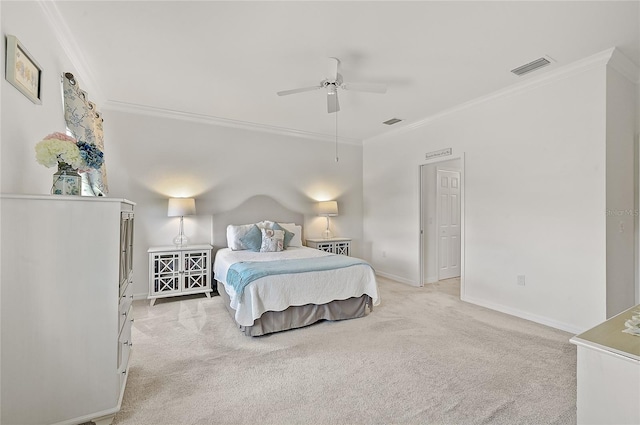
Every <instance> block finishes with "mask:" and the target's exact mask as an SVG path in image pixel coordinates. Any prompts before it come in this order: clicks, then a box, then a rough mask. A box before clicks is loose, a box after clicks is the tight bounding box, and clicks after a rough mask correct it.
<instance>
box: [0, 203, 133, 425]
mask: <svg viewBox="0 0 640 425" xmlns="http://www.w3.org/2000/svg"><path fill="white" fill-rule="evenodd" d="M133 207H134V204H133V203H132V202H130V201H127V200H124V199H110V198H93V197H92V198H88V197H80V196H55V195H54V196H51V195H45V196H29V195H7V194H3V195H0V212H1V216H0V219H1V222H0V226H1V229H2V233H1V249H2V251H1V252H2V260H1V269H0V271H1V280H0V282H1V285H2V286H1V291H2V293H1V294H2V298H1V301H0V303H1V319H2V322H1V323H2V325H1V326H2V337H1V338H2V340H1V350H2V352H1V354H2V356H1V358H0V359H1V371H0V373H1V374H0V379H1V397H2V399H1V401H2V410H1V415H2V416H1V419H0V422H1V423H3V424H59V423H65V424H79V423H82V422H87V421H90V420H93V421H94V422H96V423H97V424H105V423H110V422H111V420H112V419H113V416H114V415H115V413H116V412H117V411H118V410H119V409H120V404H121V402H122V395H123V393H124V387H125V384H126V381H127V375H128V371H129V369H128V363H129V354H130V351H131V345H132V344H131V322H132V320H133V318H132V317H131V302H132V300H133V297H132V290H133V282H132V276H133V273H132V264H133V261H132V260H133V257H132V252H133V251H132V248H133V223H134V221H133Z"/></svg>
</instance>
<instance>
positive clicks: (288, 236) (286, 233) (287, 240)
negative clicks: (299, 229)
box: [273, 223, 295, 249]
mask: <svg viewBox="0 0 640 425" xmlns="http://www.w3.org/2000/svg"><path fill="white" fill-rule="evenodd" d="M273 230H284V249H287V248H288V247H289V243H290V242H291V239H293V237H294V236H295V233H292V232H290V231H288V230H287V229H285V228H284V227H282V226H280V225H279V224H278V223H274V224H273Z"/></svg>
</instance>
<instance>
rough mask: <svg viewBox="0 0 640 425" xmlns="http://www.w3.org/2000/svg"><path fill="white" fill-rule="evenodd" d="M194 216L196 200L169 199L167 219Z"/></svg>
mask: <svg viewBox="0 0 640 425" xmlns="http://www.w3.org/2000/svg"><path fill="white" fill-rule="evenodd" d="M195 214H196V200H195V199H193V198H169V209H168V211H167V216H168V217H182V216H185V215H195Z"/></svg>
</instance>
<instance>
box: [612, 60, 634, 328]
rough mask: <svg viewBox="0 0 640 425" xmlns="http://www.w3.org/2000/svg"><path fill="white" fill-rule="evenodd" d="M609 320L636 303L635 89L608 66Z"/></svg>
mask: <svg viewBox="0 0 640 425" xmlns="http://www.w3.org/2000/svg"><path fill="white" fill-rule="evenodd" d="M606 81H607V98H606V107H607V131H606V137H607V153H606V155H607V161H606V167H607V213H606V220H607V317H611V316H614V315H616V314H618V313H620V312H621V311H623V310H625V309H627V308H629V307H631V306H633V305H634V304H635V287H634V286H635V285H634V281H635V273H634V268H635V256H634V249H633V247H634V234H635V229H634V225H635V215H636V214H638V212H637V210H635V202H634V193H635V186H634V181H633V178H629V176H633V175H634V160H633V159H634V158H633V156H634V143H635V141H634V139H635V134H636V116H637V113H636V87H635V84H633V83H632V82H631V81H629V79H627V78H626V77H624V76H623V75H622V74H621V73H619V72H618V71H617V70H616V69H613V67H611V66H608V67H607V80H606Z"/></svg>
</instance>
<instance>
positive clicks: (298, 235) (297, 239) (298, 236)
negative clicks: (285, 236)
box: [278, 223, 302, 246]
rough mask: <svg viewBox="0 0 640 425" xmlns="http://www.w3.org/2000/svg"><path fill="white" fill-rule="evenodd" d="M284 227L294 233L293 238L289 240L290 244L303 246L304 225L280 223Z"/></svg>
mask: <svg viewBox="0 0 640 425" xmlns="http://www.w3.org/2000/svg"><path fill="white" fill-rule="evenodd" d="M278 224H279V225H280V226H282V227H283V228H284V229H286V230H288V231H290V232H291V233H293V238H291V242H289V246H302V226H298V225H297V224H295V223H278Z"/></svg>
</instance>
